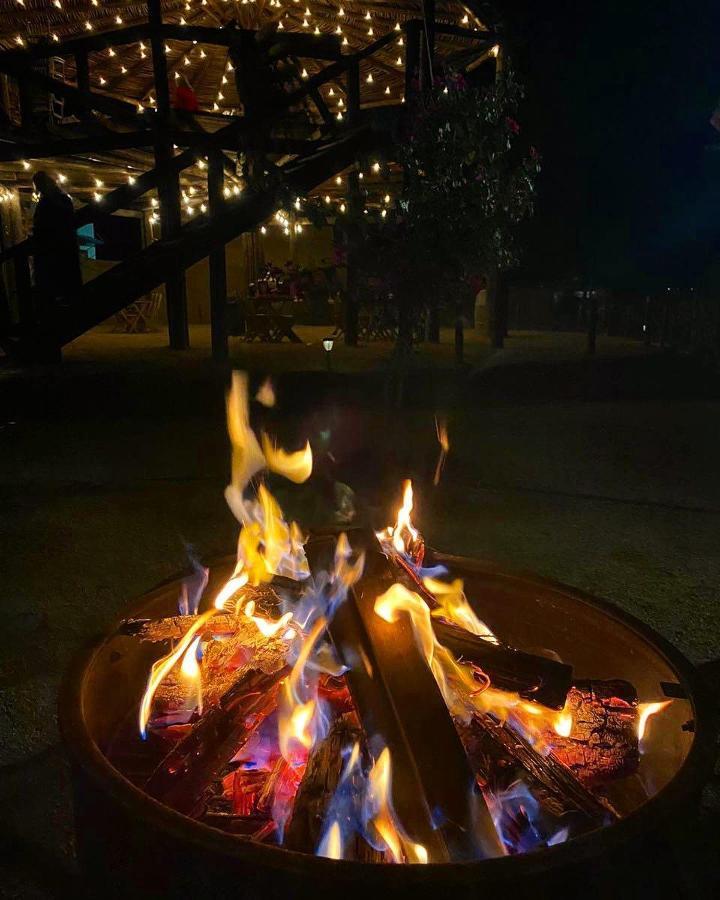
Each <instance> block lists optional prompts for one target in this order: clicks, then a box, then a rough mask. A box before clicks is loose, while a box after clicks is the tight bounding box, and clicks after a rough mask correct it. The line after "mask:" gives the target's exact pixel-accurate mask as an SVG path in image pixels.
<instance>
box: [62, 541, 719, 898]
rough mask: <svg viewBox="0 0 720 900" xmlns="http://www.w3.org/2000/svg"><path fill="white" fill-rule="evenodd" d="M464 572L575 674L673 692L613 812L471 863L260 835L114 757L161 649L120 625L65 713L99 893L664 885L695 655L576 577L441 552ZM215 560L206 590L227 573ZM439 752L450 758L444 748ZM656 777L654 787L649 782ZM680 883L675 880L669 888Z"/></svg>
mask: <svg viewBox="0 0 720 900" xmlns="http://www.w3.org/2000/svg"><path fill="white" fill-rule="evenodd" d="M437 558H438V559H439V561H444V562H447V564H448V565H449V567H450V569H451V571H452V572H453V575H455V576H459V577H462V578H464V579H465V585H466V592H467V595H468V597H469V598H470V599H471V602H473V603H474V604H475V606H476V609H477V612H478V614H479V615H480V616H481V618H482V619H483V621H485V622H486V623H487V624H488V625H489V627H490V628H491V629H492V630H493V631H494V632H495V633H496V634H497V635H498V636H499V637H500V638H501V639H502V640H503V641H505V642H507V643H508V644H511V645H513V646H515V647H517V648H519V649H521V650H526V651H529V652H538V651H541V650H542V649H543V648H552V650H554V651H555V652H556V653H557V654H559V655H560V657H561V658H562V659H563V660H564V661H566V662H569V663H571V664H572V665H573V666H574V669H575V677H576V678H598V679H604V678H611V677H612V678H624V679H627V680H628V681H630V682H632V684H634V685H635V687H636V688H637V691H638V696H639V697H640V699H641V701H645V700H655V699H662V698H663V696H666V695H668V694H669V695H672V696H674V697H676V698H678V699H675V700H674V702H673V703H672V705H671V706H670V707H668V708H667V709H666V710H665V711H664V712H663V713H662V714H660V715H658V716H656V717H655V718H654V719H653V720H652V724H651V729H652V733H651V737H652V740H651V742H650V749H649V750H648V751H647V752H646V753H645V754H644V755H643V757H642V759H641V763H640V770H639V772H638V774H637V775H634V776H631V777H629V778H625V779H623V780H621V781H618V782H615V783H614V785H613V787H612V791H613V793H612V794H611V795H610V798H611V800H612V801H613V803H614V804H615V805H616V807H617V808H619V809H620V811H621V812H622V813H623V818H622V819H621V820H620V821H619V822H618V823H617V824H614V825H611V826H609V827H605V828H601V829H598V830H596V831H593V832H590V833H589V834H585V835H583V836H582V837H578V838H575V839H572V840H570V841H568V842H566V843H563V844H559V845H557V846H554V847H550V848H548V849H542V850H537V851H534V852H531V853H526V854H522V855H518V856H508V857H502V858H498V859H489V860H484V861H479V862H475V863H462V864H442V865H427V866H413V865H405V866H393V865H386V864H382V865H371V864H367V863H359V862H345V861H335V860H329V859H325V858H322V857H316V856H310V855H306V854H300V853H295V852H291V851H288V850H285V849H282V848H278V847H273V846H265V845H261V844H255V843H252V842H249V841H247V840H245V839H243V838H238V837H236V836H233V835H230V834H227V833H225V832H223V831H219V830H217V829H215V828H212V827H210V826H208V825H205V824H201V823H199V822H196V821H194V820H192V819H189V818H187V817H185V816H183V815H180V814H179V813H177V812H175V811H174V810H172V809H169V808H168V807H166V806H163V805H162V804H161V803H158V802H157V801H156V800H154V799H152V798H151V797H149V796H148V795H146V794H144V793H143V792H142V790H140V789H139V788H137V787H136V786H134V785H133V784H131V783H130V781H128V780H127V779H126V778H125V777H124V776H123V775H122V773H121V772H119V771H118V770H117V769H115V768H114V767H113V766H112V765H111V763H110V762H109V761H108V760H107V758H106V757H105V755H104V753H103V750H104V748H105V747H107V746H108V742H109V741H110V739H111V736H112V735H113V734H114V733H115V732H116V730H117V728H118V725H119V723H120V722H121V721H123V720H124V719H125V718H126V717H127V716H128V715H134V710H136V709H137V704H138V702H139V699H140V697H141V695H142V692H143V690H144V687H145V683H146V679H147V673H148V670H149V667H150V665H151V663H152V661H153V659H154V658H155V657H156V656H157V649H154V650H153V648H152V647H151V646H150V645H148V644H143V643H141V642H140V641H137V640H134V639H132V638H131V637H127V636H124V635H122V634H120V633H117V632H113V633H111V634H110V635H108V636H106V637H104V638H103V639H102V640H100V641H99V642H97V643H96V644H95V645H94V646H93V647H92V648H91V649H90V650H89V651H88V652H86V653H85V654H84V655H83V656H82V658H81V659H79V660H78V662H77V663H76V665H75V666H74V667H73V668H72V670H71V671H70V672H69V673H68V675H67V677H66V679H65V682H64V685H63V688H62V691H61V697H60V727H61V731H62V735H63V738H64V741H65V746H66V747H67V750H68V753H69V756H70V759H71V763H72V783H73V796H74V804H75V821H76V832H77V847H78V854H79V860H80V864H81V867H82V869H83V873H84V876H85V878H86V881H87V888H88V895H89V896H90V897H93V898H117V897H122V898H126V897H127V898H138V897H157V898H163V900H165V898H181V897H182V898H194V900H209V898H220V897H222V898H224V897H228V898H236V900H237V898H258V900H259V898H262V900H275V898H277V900H280V898H282V900H290V898H292V900H294V898H305V897H308V898H310V897H312V898H316V900H317V898H330V897H333V898H341V900H351V898H352V900H355V898H363V900H368V898H373V900H376V898H383V897H388V898H389V897H392V898H412V900H418V898H420V897H434V898H439V897H442V898H450V897H453V898H457V900H460V898H463V900H466V898H467V900H469V898H475V897H477V898H480V897H482V898H490V897H493V898H513V900H519V898H532V900H538V898H545V897H548V898H549V897H553V898H555V900H560V898H562V900H566V898H568V897H583V898H586V900H600V898H603V900H605V898H610V897H613V898H615V897H624V896H628V897H630V896H633V897H650V896H653V897H666V896H676V894H674V893H673V892H672V885H673V880H674V879H675V877H676V875H677V872H678V869H679V867H681V866H682V859H680V858H679V854H678V853H677V852H676V841H677V835H678V834H679V833H682V832H683V831H684V830H686V829H687V826H688V823H689V822H690V821H691V818H690V817H691V816H692V814H693V809H694V807H695V805H696V803H697V799H698V795H699V792H700V790H701V788H702V786H703V785H704V784H705V782H706V781H707V779H708V778H709V776H710V773H711V769H712V764H713V757H714V744H715V734H716V732H715V728H716V723H715V721H714V715H713V708H712V705H711V703H710V702H709V700H708V699H707V697H706V695H705V694H704V692H703V689H702V685H701V683H700V679H699V678H698V675H697V672H696V670H695V669H694V668H693V667H692V666H691V665H690V663H689V662H688V661H687V660H686V659H685V658H684V657H683V656H682V655H681V654H680V653H679V652H678V651H677V650H676V649H674V648H673V647H672V646H671V645H670V644H669V643H668V642H667V641H665V640H664V639H663V638H662V637H660V636H659V635H657V634H655V633H654V632H653V631H651V630H650V629H649V628H647V627H646V626H645V625H643V624H642V623H640V622H638V621H637V620H636V619H634V618H632V617H630V616H628V615H627V614H625V613H623V612H620V611H619V610H618V609H616V608H615V607H614V606H612V605H610V604H609V603H607V602H605V601H602V600H598V599H596V598H595V597H591V596H589V595H587V594H584V593H582V592H580V591H577V590H575V589H574V588H570V587H567V586H565V585H562V584H558V583H556V582H552V581H548V580H545V579H541V578H537V577H534V576H530V575H524V574H516V573H510V572H507V571H503V570H500V569H498V568H497V567H496V566H493V565H491V564H485V563H480V562H477V561H473V560H468V559H462V558H459V557H448V556H445V557H443V556H442V555H438V557H437ZM231 567H232V561H231V560H229V559H228V560H224V561H222V562H221V563H219V564H217V565H215V566H214V567H213V569H212V573H213V575H212V579H211V585H210V591H211V592H212V589H213V587H215V588H218V587H219V586H220V585H221V584H222V583H223V582H224V580H225V579H226V578H227V577H228V575H229V574H230V571H231ZM179 583H180V578H178V579H175V580H173V581H170V582H167V583H165V584H164V585H162V586H160V587H158V588H156V589H155V590H153V591H151V592H150V593H148V594H146V595H145V596H144V597H142V598H141V599H140V600H139V601H137V602H136V603H134V604H133V605H132V606H131V607H130V608H129V609H128V610H127V612H126V615H125V616H124V617H123V618H127V617H130V616H136V617H157V616H163V615H171V614H174V613H175V612H176V609H177V605H176V604H177V598H178V594H179ZM438 765H442V760H438ZM640 779H641V780H642V783H644V784H646V785H647V784H649V785H651V786H652V788H653V790H654V792H655V793H654V795H653V796H652V797H651V798H650V799H647V800H646V799H644V792H643V791H642V789H641V782H640ZM668 891H670V893H668Z"/></svg>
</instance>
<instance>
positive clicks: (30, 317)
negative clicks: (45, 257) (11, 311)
mask: <svg viewBox="0 0 720 900" xmlns="http://www.w3.org/2000/svg"><path fill="white" fill-rule="evenodd" d="M13 265H14V268H15V290H16V292H17V305H18V319H19V321H20V327H21V329H22V330H23V331H25V330H29V329H30V328H32V327H33V326H34V325H35V311H34V309H33V297H32V281H31V279H30V258H29V257H28V256H27V255H26V254H25V253H18V254H17V256H15V257H14V259H13Z"/></svg>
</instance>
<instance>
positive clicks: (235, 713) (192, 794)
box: [145, 666, 287, 816]
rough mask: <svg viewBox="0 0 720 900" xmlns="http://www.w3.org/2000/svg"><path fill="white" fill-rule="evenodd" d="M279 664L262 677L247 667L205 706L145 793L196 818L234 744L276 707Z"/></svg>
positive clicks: (283, 670)
mask: <svg viewBox="0 0 720 900" xmlns="http://www.w3.org/2000/svg"><path fill="white" fill-rule="evenodd" d="M286 673H287V667H285V666H283V667H281V668H279V669H277V670H276V671H275V672H271V673H267V672H263V671H260V670H258V669H252V670H251V671H250V672H247V673H245V674H244V675H243V676H242V677H240V678H239V679H238V680H237V681H236V682H235V684H234V685H233V686H232V687H231V688H230V689H229V690H228V691H226V693H225V694H224V695H223V696H222V697H221V698H220V700H219V702H218V703H217V704H216V705H215V706H212V707H210V708H209V709H208V710H207V711H206V712H205V713H204V714H203V715H202V716H201V717H200V718H199V719H198V721H197V722H196V723H195V724H194V725H193V726H192V728H191V730H190V732H189V733H188V734H187V735H186V737H184V738H183V739H182V740H180V741H179V742H178V744H177V745H176V746H175V747H173V749H172V750H171V751H170V753H168V754H167V756H166V757H165V758H164V759H163V761H162V762H161V763H160V765H159V766H158V767H157V768H156V769H155V771H154V772H153V774H152V775H151V776H150V778H149V779H148V781H147V783H146V785H145V790H146V791H147V793H148V794H150V795H151V796H153V797H155V798H156V799H158V800H161V801H162V802H164V803H166V804H167V805H168V806H171V807H173V809H176V810H178V812H182V813H185V814H186V815H190V816H193V815H198V814H199V813H200V812H201V811H202V809H203V795H204V794H205V792H206V790H207V789H208V786H209V785H211V784H212V782H213V781H214V780H215V779H216V778H217V777H218V776H219V774H220V772H221V770H222V768H223V767H224V766H225V765H226V764H227V762H228V760H229V759H230V758H231V757H232V755H233V754H234V753H235V751H236V750H237V748H238V746H239V745H240V744H241V743H242V741H243V740H244V739H247V737H248V736H249V734H250V733H251V732H252V731H253V730H254V729H256V728H257V727H258V726H259V725H260V724H261V723H262V721H263V720H264V719H265V718H266V716H268V715H269V714H270V713H271V712H273V711H274V709H275V707H276V706H277V690H278V686H279V684H280V681H281V680H282V678H283V677H284V676H285V674H286Z"/></svg>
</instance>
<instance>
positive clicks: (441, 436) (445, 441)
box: [433, 416, 450, 487]
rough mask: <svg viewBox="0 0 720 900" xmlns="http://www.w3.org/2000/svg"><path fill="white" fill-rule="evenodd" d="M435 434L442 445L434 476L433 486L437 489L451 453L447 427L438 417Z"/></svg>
mask: <svg viewBox="0 0 720 900" xmlns="http://www.w3.org/2000/svg"><path fill="white" fill-rule="evenodd" d="M435 434H436V435H437V439H438V444H440V455H439V456H438V461H437V465H436V466H435V474H434V475H433V484H434V485H435V487H437V486H438V485H439V484H440V476H441V475H442V472H443V469H444V468H445V460H446V459H447V455H448V453H449V451H450V440H449V438H448V432H447V425H446V424H445V422H442V421H438V419H437V416H436V417H435Z"/></svg>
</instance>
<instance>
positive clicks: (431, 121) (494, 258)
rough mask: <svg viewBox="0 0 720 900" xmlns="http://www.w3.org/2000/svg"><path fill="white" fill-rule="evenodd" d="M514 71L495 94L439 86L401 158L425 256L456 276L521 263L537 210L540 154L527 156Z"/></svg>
mask: <svg viewBox="0 0 720 900" xmlns="http://www.w3.org/2000/svg"><path fill="white" fill-rule="evenodd" d="M521 97H522V90H521V88H520V86H519V85H518V84H517V82H516V81H515V79H514V77H513V75H512V72H508V73H507V75H506V76H505V77H504V78H503V79H501V80H499V81H497V82H496V83H495V84H493V85H492V86H491V87H488V88H481V89H478V88H471V87H468V86H467V85H466V84H465V81H464V79H463V78H462V77H455V78H452V77H451V78H448V79H446V80H445V81H444V82H440V83H437V84H436V86H435V90H434V91H433V93H432V94H431V95H430V96H429V97H426V98H424V99H422V100H421V102H420V103H419V105H418V108H417V110H416V111H415V115H414V117H413V118H412V121H411V124H410V127H409V134H408V136H407V140H406V141H405V142H403V143H402V144H401V147H400V151H401V152H400V159H399V161H400V162H401V163H402V164H403V166H404V169H405V173H406V177H405V185H404V190H403V194H402V202H401V214H402V215H403V217H404V220H405V227H406V230H407V232H408V235H412V237H413V242H414V243H416V245H417V247H418V249H419V251H420V252H421V253H423V254H424V252H426V251H427V252H431V253H432V255H433V256H435V257H436V258H438V257H439V259H438V264H439V265H444V266H446V267H449V269H450V271H453V272H455V273H457V274H461V273H463V272H469V271H475V272H486V271H489V269H491V268H493V267H498V268H501V269H506V268H510V267H512V266H514V265H515V264H516V263H517V261H518V256H519V248H518V242H517V226H518V224H519V223H520V222H521V221H522V220H523V219H525V218H527V217H528V216H529V215H531V214H532V211H533V201H534V196H535V177H536V174H537V172H538V171H539V160H538V157H537V153H536V152H535V151H534V150H533V149H532V148H530V150H529V151H526V150H525V149H524V147H523V142H522V140H521V128H520V125H519V124H518V122H517V119H516V115H517V109H518V105H519V102H520V100H521Z"/></svg>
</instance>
